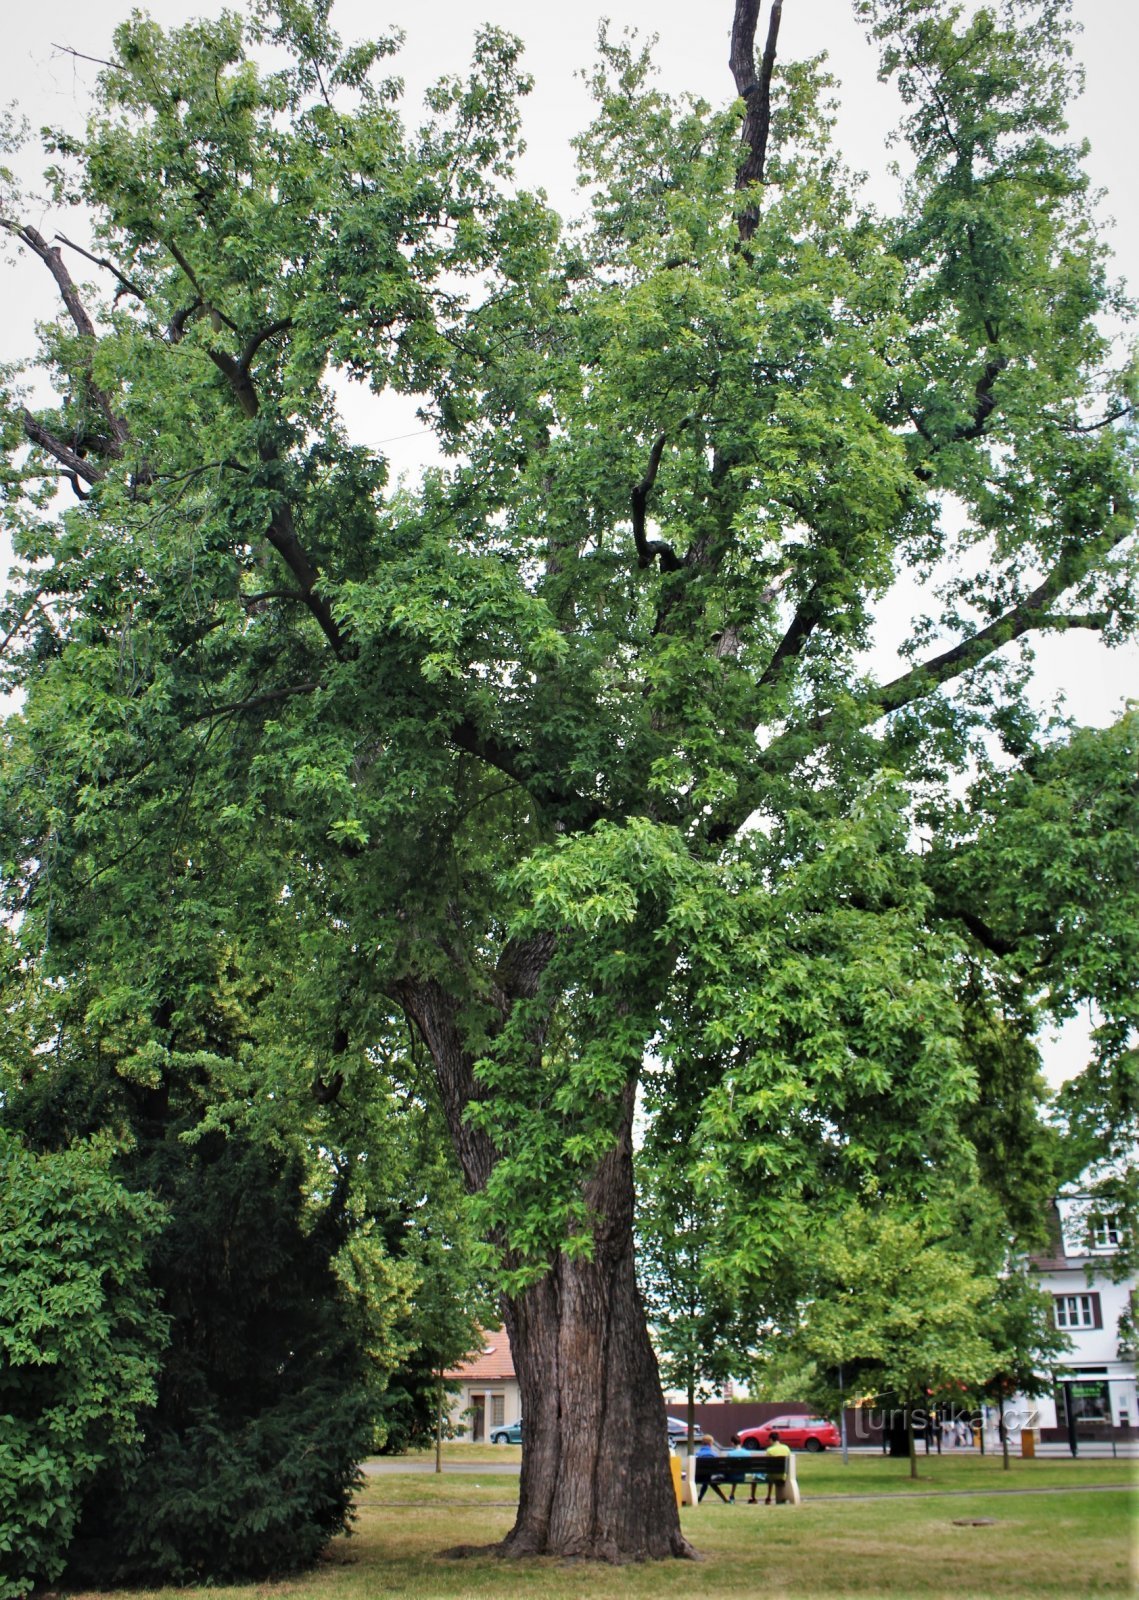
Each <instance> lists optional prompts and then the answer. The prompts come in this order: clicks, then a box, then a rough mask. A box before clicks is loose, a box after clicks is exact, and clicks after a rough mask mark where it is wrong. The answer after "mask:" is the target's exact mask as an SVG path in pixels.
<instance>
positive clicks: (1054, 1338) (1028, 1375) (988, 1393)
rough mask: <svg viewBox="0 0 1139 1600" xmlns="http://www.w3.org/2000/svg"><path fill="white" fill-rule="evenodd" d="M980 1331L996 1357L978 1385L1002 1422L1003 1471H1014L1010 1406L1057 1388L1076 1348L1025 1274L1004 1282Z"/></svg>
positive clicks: (1010, 1273) (1021, 1272)
mask: <svg viewBox="0 0 1139 1600" xmlns="http://www.w3.org/2000/svg"><path fill="white" fill-rule="evenodd" d="M980 1326H981V1329H982V1331H983V1333H984V1335H985V1337H986V1338H987V1340H988V1342H989V1344H990V1345H991V1347H992V1349H993V1352H994V1355H995V1357H996V1359H995V1361H994V1363H993V1366H992V1369H991V1370H990V1371H989V1372H988V1373H987V1374H986V1376H985V1377H984V1379H983V1380H982V1382H981V1383H980V1385H979V1389H980V1392H981V1394H982V1396H983V1397H984V1398H985V1399H987V1400H991V1401H992V1403H993V1404H994V1405H995V1406H996V1408H997V1411H998V1413H999V1416H1000V1423H999V1431H1000V1441H1001V1454H1002V1457H1003V1460H1004V1469H1005V1471H1006V1472H1007V1471H1008V1470H1009V1429H1010V1425H1011V1424H1010V1420H1009V1417H1008V1414H1007V1413H1008V1403H1009V1401H1010V1400H1012V1399H1013V1398H1014V1397H1016V1396H1020V1395H1024V1396H1028V1397H1031V1396H1033V1395H1039V1394H1045V1393H1047V1392H1048V1390H1049V1389H1051V1387H1052V1384H1053V1372H1054V1368H1055V1365H1056V1361H1057V1358H1058V1357H1059V1356H1061V1355H1062V1354H1063V1352H1064V1351H1065V1350H1067V1349H1069V1348H1070V1347H1071V1341H1070V1339H1069V1338H1068V1336H1067V1334H1066V1333H1064V1332H1063V1331H1062V1330H1061V1329H1059V1328H1057V1327H1056V1319H1055V1313H1054V1308H1053V1302H1052V1297H1051V1295H1049V1294H1046V1293H1045V1292H1044V1291H1043V1290H1042V1289H1041V1288H1040V1287H1039V1286H1038V1285H1037V1284H1036V1283H1035V1282H1033V1280H1032V1279H1031V1278H1030V1277H1029V1275H1028V1273H1027V1272H1025V1271H1024V1270H1023V1268H1021V1269H1020V1270H1015V1269H1014V1270H1011V1271H1008V1272H1006V1273H1005V1274H1003V1275H1002V1276H1001V1278H1000V1279H999V1281H998V1283H997V1291H996V1294H995V1295H994V1296H993V1297H992V1299H991V1300H990V1301H989V1302H988V1304H987V1305H985V1306H984V1307H983V1308H982V1312H981V1318H980Z"/></svg>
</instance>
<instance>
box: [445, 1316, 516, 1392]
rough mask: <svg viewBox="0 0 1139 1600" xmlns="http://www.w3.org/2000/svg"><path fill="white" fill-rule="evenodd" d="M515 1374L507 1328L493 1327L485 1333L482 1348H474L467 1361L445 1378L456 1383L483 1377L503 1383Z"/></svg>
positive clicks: (453, 1369) (452, 1369)
mask: <svg viewBox="0 0 1139 1600" xmlns="http://www.w3.org/2000/svg"><path fill="white" fill-rule="evenodd" d="M514 1375H515V1374H514V1357H513V1356H512V1355H511V1353H510V1340H509V1339H508V1338H507V1337H506V1329H505V1328H491V1329H490V1330H489V1331H488V1332H487V1333H484V1334H483V1339H482V1348H481V1349H479V1350H473V1351H472V1352H471V1354H470V1355H469V1356H468V1357H467V1359H466V1361H461V1362H460V1363H459V1365H458V1366H457V1367H452V1368H451V1370H450V1372H446V1373H444V1377H445V1378H447V1379H449V1380H451V1381H453V1382H456V1383H468V1382H470V1381H471V1380H472V1379H474V1380H475V1381H476V1382H477V1381H478V1380H480V1379H483V1378H485V1379H488V1380H490V1381H491V1382H497V1383H501V1382H503V1381H504V1380H505V1379H507V1378H513V1377H514Z"/></svg>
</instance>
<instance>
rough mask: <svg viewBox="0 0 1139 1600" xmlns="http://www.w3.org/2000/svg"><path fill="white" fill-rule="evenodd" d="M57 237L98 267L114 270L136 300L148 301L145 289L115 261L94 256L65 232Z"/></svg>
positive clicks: (61, 242) (124, 288) (126, 289)
mask: <svg viewBox="0 0 1139 1600" xmlns="http://www.w3.org/2000/svg"><path fill="white" fill-rule="evenodd" d="M56 238H57V239H58V240H59V242H60V244H65V245H66V246H67V248H68V249H69V250H74V251H76V252H77V254H79V255H81V256H84V257H86V259H87V260H88V261H93V262H94V263H95V265H96V266H97V267H105V268H106V269H107V271H108V272H113V273H114V275H115V277H116V278H117V279H118V280H119V282H120V283H121V284H122V286H123V291H125V292H126V293H127V294H133V295H134V297H135V299H136V300H141V301H142V302H143V303H144V304H145V303H146V293H145V291H144V290H142V289H140V288H139V287H138V285H137V284H136V283H132V282H131V280H130V279H129V278H128V277H126V276H125V274H123V273H122V272H120V271H119V269H118V267H116V266H115V263H114V262H113V261H110V260H108V259H107V257H106V256H93V255H92V254H91V252H90V250H84V248H83V246H82V245H81V244H76V243H75V241H74V240H73V239H69V238H68V237H67V235H66V234H65V233H57V234H56ZM117 298H118V297H117V296H116V299H117Z"/></svg>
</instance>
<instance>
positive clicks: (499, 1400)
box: [443, 1328, 522, 1443]
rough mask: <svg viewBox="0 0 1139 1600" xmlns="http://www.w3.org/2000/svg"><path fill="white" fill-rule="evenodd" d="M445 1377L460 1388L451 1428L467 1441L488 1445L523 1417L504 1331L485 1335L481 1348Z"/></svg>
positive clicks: (453, 1402)
mask: <svg viewBox="0 0 1139 1600" xmlns="http://www.w3.org/2000/svg"><path fill="white" fill-rule="evenodd" d="M443 1376H444V1378H445V1380H446V1381H447V1382H448V1383H455V1384H458V1386H459V1389H458V1393H457V1394H455V1395H453V1396H452V1397H451V1402H450V1415H451V1426H452V1427H453V1428H454V1429H455V1431H456V1432H457V1433H459V1434H460V1435H461V1436H462V1437H463V1438H464V1439H471V1440H473V1441H475V1442H476V1443H482V1442H485V1441H486V1440H488V1439H489V1438H490V1437H491V1435H492V1433H493V1431H494V1429H495V1428H502V1427H509V1425H510V1424H511V1423H512V1422H517V1421H518V1420H519V1418H520V1417H521V1415H522V1395H521V1390H520V1388H519V1384H518V1378H517V1375H516V1374H515V1371H514V1357H513V1355H512V1354H511V1351H510V1340H509V1339H508V1338H507V1336H506V1329H505V1328H492V1329H491V1330H490V1331H489V1332H486V1333H484V1334H483V1336H482V1344H481V1345H480V1346H479V1348H478V1349H476V1350H473V1351H472V1352H471V1354H470V1355H469V1356H468V1357H467V1359H466V1360H465V1361H462V1362H460V1363H459V1365H458V1366H457V1367H453V1368H452V1369H451V1371H450V1372H445V1373H444V1374H443Z"/></svg>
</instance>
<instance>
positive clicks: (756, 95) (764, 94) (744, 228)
mask: <svg viewBox="0 0 1139 1600" xmlns="http://www.w3.org/2000/svg"><path fill="white" fill-rule="evenodd" d="M759 4H760V0H736V14H735V19H734V21H733V23H732V46H731V54H730V56H729V58H728V64H729V66H730V67H731V69H732V77H733V78H734V79H735V85H736V93H737V94H738V95H739V96H740V98H741V100H743V102H744V106H745V108H746V109H745V112H744V124H743V129H742V135H741V136H742V139H743V147H744V153H743V159H742V160H741V162H740V165H739V167H738V169H737V171H736V188H737V189H750V188H751V187H752V185H753V184H757V183H762V182H763V174H764V167H765V165H766V162H767V141H768V137H769V135H770V132H771V78H772V74H773V72H774V70H775V51H776V44H777V41H778V39H779V24H780V22H781V20H782V17H783V5H782V0H774V3H773V4H772V7H771V18H770V21H769V23H768V29H767V45H766V48H765V49H764V52H763V61H762V62H761V64H760V69H759V74H758V76H757V75H756V70H755V29H756V24H757V22H758V21H759ZM758 221H759V210H758V208H757V207H756V206H755V205H754V204H749V205H748V206H747V207H746V209H745V210H744V211H742V212H741V213H740V215H739V218H738V227H739V232H740V239H741V241H742V242H743V243H744V244H746V243H747V241H748V240H749V239H750V238H751V236H752V235H753V234H754V232H755V229H756V224H757V223H758Z"/></svg>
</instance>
